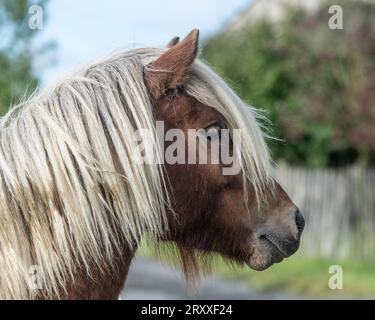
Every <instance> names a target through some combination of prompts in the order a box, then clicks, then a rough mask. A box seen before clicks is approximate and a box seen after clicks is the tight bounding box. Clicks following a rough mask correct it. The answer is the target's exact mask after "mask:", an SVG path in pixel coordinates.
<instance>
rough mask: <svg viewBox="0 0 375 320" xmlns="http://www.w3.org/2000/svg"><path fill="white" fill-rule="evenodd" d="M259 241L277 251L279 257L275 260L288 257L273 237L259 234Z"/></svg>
mask: <svg viewBox="0 0 375 320" xmlns="http://www.w3.org/2000/svg"><path fill="white" fill-rule="evenodd" d="M260 241H262V242H264V243H266V245H268V246H270V247H271V248H273V249H274V250H276V251H277V252H278V254H279V256H280V257H281V258H280V259H279V260H278V261H276V260H275V262H281V261H282V260H283V259H284V258H286V257H288V254H286V253H285V251H284V250H283V249H282V248H281V246H280V244H279V242H278V241H276V240H275V239H274V238H273V237H271V236H267V235H264V236H261V238H260Z"/></svg>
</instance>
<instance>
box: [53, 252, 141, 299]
mask: <svg viewBox="0 0 375 320" xmlns="http://www.w3.org/2000/svg"><path fill="white" fill-rule="evenodd" d="M134 253H135V250H134V251H132V250H130V249H129V248H128V247H127V246H125V247H124V249H123V250H122V253H121V254H120V253H117V254H114V258H113V261H112V262H113V266H112V267H106V266H103V267H102V270H100V269H99V268H98V267H97V266H95V267H92V268H91V275H88V274H87V272H86V270H83V269H82V270H81V271H78V272H77V274H76V276H75V277H74V282H70V283H69V284H67V286H66V291H65V290H64V291H62V292H61V294H60V296H59V299H65V300H71V299H79V300H80V299H82V300H86V299H92V300H95V299H100V300H102V299H106V300H108V299H110V300H112V299H118V297H119V295H120V293H121V290H122V288H123V286H124V284H125V281H126V277H127V275H128V271H129V266H130V263H131V261H132V259H133V257H134Z"/></svg>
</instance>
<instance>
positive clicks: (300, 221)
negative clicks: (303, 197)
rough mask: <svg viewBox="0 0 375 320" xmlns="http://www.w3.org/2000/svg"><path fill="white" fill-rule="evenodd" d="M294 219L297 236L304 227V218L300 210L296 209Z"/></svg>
mask: <svg viewBox="0 0 375 320" xmlns="http://www.w3.org/2000/svg"><path fill="white" fill-rule="evenodd" d="M295 220H296V225H297V230H298V236H300V235H301V233H302V231H303V228H304V227H305V219H304V218H303V216H302V214H301V212H300V211H299V210H298V209H297V211H296V213H295Z"/></svg>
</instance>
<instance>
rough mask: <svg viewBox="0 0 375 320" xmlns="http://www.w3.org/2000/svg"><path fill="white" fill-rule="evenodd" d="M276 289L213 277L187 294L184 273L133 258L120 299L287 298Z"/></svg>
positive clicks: (151, 261) (158, 263) (150, 261)
mask: <svg viewBox="0 0 375 320" xmlns="http://www.w3.org/2000/svg"><path fill="white" fill-rule="evenodd" d="M289 298H290V297H288V296H286V295H284V294H278V293H269V294H265V293H259V292H256V291H253V290H251V289H250V288H249V287H247V286H246V285H245V284H243V283H241V282H238V281H229V280H223V279H218V278H215V277H212V276H210V277H207V278H205V279H203V280H202V282H201V288H200V291H199V292H198V293H196V294H189V293H188V292H187V290H186V288H185V283H184V277H183V275H182V273H181V272H180V271H179V270H176V269H174V268H171V267H170V266H167V265H164V264H161V263H160V262H156V261H153V260H149V259H144V258H137V259H135V260H134V261H133V263H132V265H131V267H130V270H129V275H128V279H127V282H126V284H125V288H124V290H123V292H122V294H121V296H120V299H128V300H132V299H150V300H171V299H175V300H179V299H191V300H195V299H197V300H200V299H207V300H220V299H228V300H231V299H244V300H249V299H289Z"/></svg>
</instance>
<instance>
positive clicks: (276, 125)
mask: <svg viewBox="0 0 375 320" xmlns="http://www.w3.org/2000/svg"><path fill="white" fill-rule="evenodd" d="M340 5H341V6H342V7H343V12H344V29H343V30H331V29H329V28H328V20H329V18H330V14H329V12H328V8H329V3H326V4H323V5H322V6H321V8H320V10H318V11H317V12H315V13H312V14H311V13H310V14H309V13H307V12H305V11H300V10H298V9H293V10H289V11H288V12H289V13H288V16H287V17H285V19H284V20H282V21H279V22H275V23H272V22H269V21H259V22H257V23H255V24H251V25H248V26H247V27H245V28H243V29H242V30H240V31H228V30H225V31H223V32H222V33H220V34H218V35H216V36H214V37H213V38H211V39H209V40H208V41H207V43H206V45H205V48H204V50H203V57H204V58H205V59H206V60H207V61H208V62H209V63H211V64H212V65H213V66H214V68H215V69H217V70H218V72H219V73H221V74H222V75H224V77H226V78H229V79H230V80H236V82H235V83H234V87H235V89H236V90H237V91H238V92H239V93H240V95H241V96H242V97H243V98H244V99H245V100H246V101H248V102H249V103H250V104H252V105H255V106H257V107H261V108H264V109H265V110H266V111H267V113H268V115H269V118H270V120H271V122H272V124H273V128H272V129H273V133H274V135H275V136H276V137H278V138H281V139H283V140H284V141H285V142H284V143H280V142H277V143H271V148H272V151H273V154H274V156H275V157H276V158H277V159H282V160H285V161H287V162H289V163H292V164H298V165H305V166H312V167H319V166H327V165H328V166H339V165H347V164H353V163H358V162H360V163H363V164H367V165H375V94H374V92H375V25H374V24H373V21H375V6H373V5H372V4H370V3H368V2H365V1H358V2H354V1H340Z"/></svg>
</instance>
